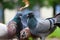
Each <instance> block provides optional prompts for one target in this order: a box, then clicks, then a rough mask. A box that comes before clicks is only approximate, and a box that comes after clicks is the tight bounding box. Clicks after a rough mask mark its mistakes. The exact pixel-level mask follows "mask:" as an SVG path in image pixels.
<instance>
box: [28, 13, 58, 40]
mask: <svg viewBox="0 0 60 40" xmlns="http://www.w3.org/2000/svg"><path fill="white" fill-rule="evenodd" d="M56 20H57V19H56V18H47V19H37V18H35V16H34V14H33V13H29V14H28V27H29V29H30V31H31V33H32V34H33V35H35V36H39V37H40V38H41V40H45V37H47V36H48V35H49V34H51V33H52V32H54V30H55V29H56V25H54V24H55V23H56V22H57V21H56Z"/></svg>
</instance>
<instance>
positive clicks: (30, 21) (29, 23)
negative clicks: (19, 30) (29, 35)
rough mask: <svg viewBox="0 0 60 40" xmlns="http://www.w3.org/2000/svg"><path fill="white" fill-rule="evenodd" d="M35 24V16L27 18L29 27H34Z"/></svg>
mask: <svg viewBox="0 0 60 40" xmlns="http://www.w3.org/2000/svg"><path fill="white" fill-rule="evenodd" d="M36 25H37V20H36V19H35V18H30V19H29V20H28V26H29V28H30V29H34V28H35V27H36Z"/></svg>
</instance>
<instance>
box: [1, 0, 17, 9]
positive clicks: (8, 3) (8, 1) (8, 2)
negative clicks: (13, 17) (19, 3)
mask: <svg viewBox="0 0 60 40" xmlns="http://www.w3.org/2000/svg"><path fill="white" fill-rule="evenodd" d="M0 4H1V5H2V7H3V8H4V9H5V8H9V9H13V8H14V7H15V6H16V2H14V1H13V0H0Z"/></svg>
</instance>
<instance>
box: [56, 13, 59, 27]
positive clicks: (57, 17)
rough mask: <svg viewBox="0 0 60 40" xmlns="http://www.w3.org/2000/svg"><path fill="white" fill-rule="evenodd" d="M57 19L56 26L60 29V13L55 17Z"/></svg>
mask: <svg viewBox="0 0 60 40" xmlns="http://www.w3.org/2000/svg"><path fill="white" fill-rule="evenodd" d="M55 19H56V23H55V25H57V26H59V27H60V13H59V14H57V15H56V16H55Z"/></svg>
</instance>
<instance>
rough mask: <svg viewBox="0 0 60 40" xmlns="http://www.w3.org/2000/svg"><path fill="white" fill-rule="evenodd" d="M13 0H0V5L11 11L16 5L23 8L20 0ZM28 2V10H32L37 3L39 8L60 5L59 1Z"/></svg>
mask: <svg viewBox="0 0 60 40" xmlns="http://www.w3.org/2000/svg"><path fill="white" fill-rule="evenodd" d="M14 1H15V0H0V3H1V4H2V5H3V7H4V8H9V9H12V8H14V7H15V6H16V5H17V4H18V6H24V5H25V4H24V3H23V2H22V0H18V1H17V2H14ZM28 1H29V2H30V6H29V8H32V7H33V6H34V5H35V4H36V3H38V4H39V5H40V6H41V7H42V6H54V5H56V4H60V0H28Z"/></svg>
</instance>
